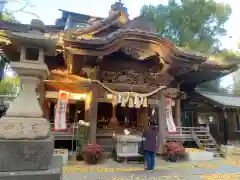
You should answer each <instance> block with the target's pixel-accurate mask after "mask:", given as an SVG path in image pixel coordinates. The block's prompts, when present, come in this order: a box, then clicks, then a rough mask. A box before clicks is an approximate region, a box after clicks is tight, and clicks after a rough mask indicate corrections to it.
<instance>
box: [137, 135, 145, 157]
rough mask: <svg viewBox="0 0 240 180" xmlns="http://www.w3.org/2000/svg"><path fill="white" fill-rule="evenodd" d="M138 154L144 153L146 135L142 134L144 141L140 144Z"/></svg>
mask: <svg viewBox="0 0 240 180" xmlns="http://www.w3.org/2000/svg"><path fill="white" fill-rule="evenodd" d="M138 154H140V155H144V137H143V136H142V141H141V142H140V143H139V145H138Z"/></svg>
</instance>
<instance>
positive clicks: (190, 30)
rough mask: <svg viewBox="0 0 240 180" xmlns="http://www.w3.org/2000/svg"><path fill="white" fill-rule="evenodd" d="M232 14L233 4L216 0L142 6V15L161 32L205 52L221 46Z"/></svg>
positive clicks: (210, 51)
mask: <svg viewBox="0 0 240 180" xmlns="http://www.w3.org/2000/svg"><path fill="white" fill-rule="evenodd" d="M230 14H231V8H230V6H229V5H226V4H220V3H216V2H215V1H213V0H181V1H180V3H179V1H177V0H169V2H168V5H162V4H160V5H158V6H152V5H148V6H147V5H145V6H143V8H142V10H141V17H142V18H144V19H145V20H147V21H149V22H151V23H152V25H153V26H154V27H155V29H156V33H157V34H159V35H160V36H164V37H166V38H167V39H169V40H170V41H171V42H173V43H174V44H175V45H177V46H180V47H184V48H187V49H189V50H194V51H198V52H202V53H212V52H214V51H215V50H216V49H218V47H219V45H220V42H219V37H221V36H223V35H225V34H226V29H225V28H224V24H225V23H226V21H227V20H228V19H229V16H230Z"/></svg>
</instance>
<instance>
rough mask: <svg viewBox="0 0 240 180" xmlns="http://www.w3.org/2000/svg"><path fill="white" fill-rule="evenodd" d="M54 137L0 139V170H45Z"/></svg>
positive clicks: (50, 156) (50, 155) (51, 153)
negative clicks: (41, 138)
mask: <svg viewBox="0 0 240 180" xmlns="http://www.w3.org/2000/svg"><path fill="white" fill-rule="evenodd" d="M53 150H54V138H53V137H49V138H47V139H44V140H3V139H0V171H35V170H47V169H48V167H49V165H50V163H51V161H52V157H53Z"/></svg>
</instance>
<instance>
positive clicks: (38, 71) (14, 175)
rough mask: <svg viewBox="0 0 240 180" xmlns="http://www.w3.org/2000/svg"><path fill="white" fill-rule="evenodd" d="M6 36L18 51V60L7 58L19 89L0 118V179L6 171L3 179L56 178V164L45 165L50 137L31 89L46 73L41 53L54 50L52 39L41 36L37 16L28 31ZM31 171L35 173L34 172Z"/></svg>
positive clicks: (51, 145)
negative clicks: (52, 165) (54, 166)
mask: <svg viewBox="0 0 240 180" xmlns="http://www.w3.org/2000/svg"><path fill="white" fill-rule="evenodd" d="M8 38H9V39H10V41H11V43H12V44H14V47H17V48H18V51H20V60H19V61H17V62H10V66H11V68H12V69H13V70H14V71H15V72H16V73H17V74H18V76H19V77H20V79H21V83H22V90H21V92H20V94H19V96H18V97H17V98H16V99H15V101H13V103H12V104H11V105H10V107H9V109H8V110H7V112H6V115H5V116H4V117H3V118H2V119H1V120H0V171H1V172H0V179H1V178H2V176H4V175H6V177H5V176H4V179H6V180H8V179H11V180H15V179H16V180H17V179H21V178H23V177H20V176H24V177H26V178H23V179H38V178H40V179H44V178H45V179H48V178H49V179H51V180H59V179H60V172H61V171H60V167H59V168H54V169H53V168H52V169H51V168H50V169H49V167H51V163H52V162H53V158H52V157H53V150H54V138H53V136H52V135H51V127H50V123H49V122H48V121H47V120H46V119H44V118H43V112H42V109H41V108H40V105H39V102H38V99H37V95H36V91H35V89H36V87H37V85H38V84H39V82H40V80H43V79H44V78H46V76H47V75H48V68H47V66H46V64H45V63H44V56H45V54H49V53H52V54H54V53H55V43H54V42H52V41H50V40H47V39H46V38H45V37H44V24H43V22H41V21H40V20H32V21H31V24H30V26H29V31H28V32H26V33H14V32H11V33H9V34H8ZM23 171H24V172H23ZM33 171H38V173H36V175H34V173H33ZM8 173H9V174H8ZM3 174H4V175H3ZM37 176H40V177H37Z"/></svg>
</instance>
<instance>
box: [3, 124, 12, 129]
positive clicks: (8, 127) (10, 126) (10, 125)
mask: <svg viewBox="0 0 240 180" xmlns="http://www.w3.org/2000/svg"><path fill="white" fill-rule="evenodd" d="M14 127H15V126H14V125H13V124H8V125H7V126H5V127H4V129H5V130H9V129H12V128H14Z"/></svg>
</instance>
